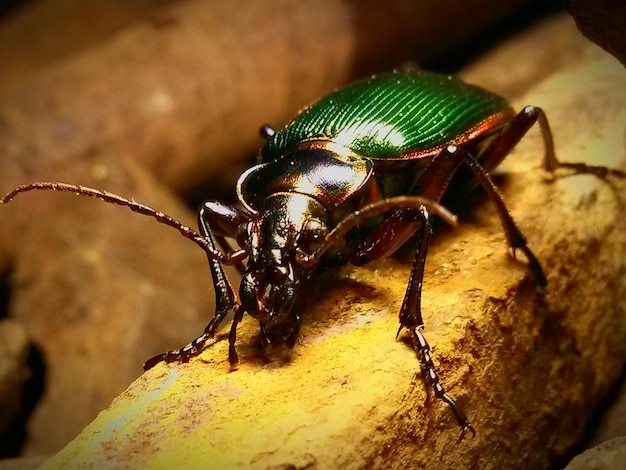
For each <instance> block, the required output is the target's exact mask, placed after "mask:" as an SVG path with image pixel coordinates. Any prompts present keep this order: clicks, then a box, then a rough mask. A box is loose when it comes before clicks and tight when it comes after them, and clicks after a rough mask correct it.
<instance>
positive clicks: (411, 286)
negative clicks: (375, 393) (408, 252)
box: [398, 208, 476, 440]
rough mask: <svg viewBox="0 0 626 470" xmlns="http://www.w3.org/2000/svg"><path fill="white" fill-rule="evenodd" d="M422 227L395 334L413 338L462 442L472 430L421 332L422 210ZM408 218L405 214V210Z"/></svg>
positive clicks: (425, 236) (425, 228)
mask: <svg viewBox="0 0 626 470" xmlns="http://www.w3.org/2000/svg"><path fill="white" fill-rule="evenodd" d="M420 214H421V218H422V224H421V225H420V229H419V231H420V233H419V236H418V244H417V248H416V250H415V257H414V258H413V265H412V267H411V274H410V276H409V282H408V286H407V290H406V293H405V295H404V300H403V301H402V307H401V308H400V328H399V329H398V334H400V331H402V329H403V328H407V329H408V330H409V331H410V332H411V335H412V337H413V348H414V349H415V352H416V353H417V355H418V357H419V359H420V363H421V367H422V373H423V375H424V378H425V380H426V382H427V383H428V384H429V385H430V386H431V387H432V389H433V391H434V393H435V396H436V397H437V398H438V399H440V400H443V401H444V402H445V403H446V404H447V405H448V406H449V407H450V410H451V411H452V413H453V414H454V417H455V418H456V420H457V423H458V425H459V427H460V428H461V435H460V436H459V440H461V439H463V436H464V435H465V433H466V432H467V431H468V430H469V431H470V432H471V433H472V436H475V435H476V432H475V431H474V428H473V427H472V425H471V424H470V422H469V419H468V418H467V416H466V415H465V412H464V411H463V410H462V409H461V407H460V406H459V405H458V404H457V403H456V401H455V400H454V399H453V398H452V397H450V395H448V394H447V393H446V391H445V389H444V387H443V385H441V383H440V381H439V376H438V375H437V371H436V369H435V364H434V363H433V360H432V357H431V355H430V346H429V344H428V342H427V341H426V338H425V337H424V335H423V333H422V330H423V328H424V320H423V319H422V309H421V304H422V284H423V280H424V266H425V264H426V255H427V253H428V244H429V241H430V235H431V233H432V229H431V224H430V220H429V216H428V211H427V210H426V209H425V208H422V209H421V210H420ZM407 215H408V211H407Z"/></svg>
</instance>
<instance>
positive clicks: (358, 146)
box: [1, 71, 625, 439]
mask: <svg viewBox="0 0 626 470" xmlns="http://www.w3.org/2000/svg"><path fill="white" fill-rule="evenodd" d="M536 123H538V125H539V128H540V130H541V133H542V136H543V140H544V143H545V156H544V159H543V168H544V169H545V170H547V171H549V172H554V171H556V170H557V169H558V168H562V167H565V168H570V169H572V170H574V171H576V172H586V173H592V174H595V175H597V176H599V177H606V176H607V175H616V176H619V177H624V176H625V174H624V173H623V172H621V171H619V170H612V169H608V168H605V167H600V166H590V165H586V164H582V163H563V162H560V161H559V160H558V159H557V158H556V156H555V153H554V145H553V139H552V133H551V131H550V127H549V124H548V120H547V118H546V115H545V114H544V112H543V111H542V110H541V109H540V108H537V107H533V106H526V107H525V108H524V109H522V110H521V111H520V112H518V113H515V112H514V110H513V109H512V107H511V106H510V104H509V103H508V102H507V101H506V100H505V99H504V98H502V97H500V96H498V95H496V94H494V93H491V92H489V91H486V90H484V89H482V88H479V87H477V86H473V85H469V84H466V83H464V82H462V81H460V80H458V79H456V78H454V77H451V76H447V75H441V74H437V73H432V72H426V71H412V72H391V73H387V74H381V75H375V76H372V77H370V78H367V79H364V80H361V81H357V82H355V83H354V84H352V85H350V86H347V87H345V88H343V89H339V90H337V91H335V92H334V93H332V94H330V95H328V96H327V97H325V98H322V99H321V100H319V101H318V102H316V103H315V104H313V105H311V106H309V107H307V108H305V109H304V110H303V111H301V112H300V113H299V114H298V115H297V116H296V117H295V118H293V119H292V120H291V121H290V122H289V123H288V124H287V125H286V126H285V127H283V128H282V129H280V130H278V131H274V129H272V128H271V127H269V126H264V127H263V128H262V129H261V133H262V135H263V136H264V137H265V138H266V141H265V143H264V144H263V146H262V147H261V149H260V152H259V156H258V162H257V164H256V165H254V166H252V167H251V168H250V169H248V170H246V171H245V172H244V173H243V174H242V175H241V176H240V178H239V180H238V182H237V185H236V193H237V197H238V200H239V204H237V205H228V204H224V203H222V202H220V201H214V200H211V201H205V202H204V203H203V204H202V205H201V207H200V209H199V211H198V226H199V232H196V231H195V230H193V229H191V228H189V227H187V226H184V225H182V224H181V223H180V222H178V221H176V220H174V219H172V218H171V217H169V216H167V215H166V214H163V213H162V212H158V211H155V210H154V209H151V208H150V207H147V206H145V205H143V204H139V203H136V202H134V201H130V200H128V199H125V198H123V197H121V196H118V195H115V194H112V193H108V192H106V191H100V190H97V189H93V188H87V187H84V186H77V185H72V184H66V183H58V182H38V183H31V184H27V185H23V186H19V187H17V188H15V189H14V190H13V191H11V192H10V193H8V194H7V195H6V196H4V198H3V199H2V200H1V202H3V203H6V202H9V201H10V200H11V199H12V198H13V197H14V196H15V195H17V194H19V193H21V192H25V191H30V190H34V189H40V190H57V191H69V192H75V193H77V194H81V195H85V196H91V197H95V198H99V199H102V200H104V201H106V202H109V203H113V204H119V205H123V206H127V207H129V208H130V209H131V210H133V211H135V212H138V213H141V214H144V215H149V216H152V217H155V218H156V219H157V220H158V221H159V222H161V223H164V224H166V225H169V226H171V227H174V228H176V229H177V230H179V232H180V233H181V234H182V235H183V236H185V237H187V238H189V239H191V240H193V241H194V242H195V243H197V244H198V245H199V246H200V247H201V248H202V249H203V250H204V251H205V252H206V254H207V257H208V261H209V266H210V271H211V275H212V279H213V284H214V286H215V290H216V307H215V314H214V316H213V318H212V319H211V320H210V321H209V323H208V325H207V326H206V328H205V330H204V332H203V333H202V334H201V335H200V336H198V337H197V338H196V339H194V340H193V341H192V342H191V343H189V344H188V345H187V346H185V347H183V348H181V349H176V350H171V351H167V352H165V353H162V354H159V355H157V356H154V357H153V358H151V359H149V360H147V361H146V363H145V364H144V369H146V370H148V369H150V368H151V367H153V366H154V365H156V364H157V363H159V362H162V361H165V362H170V361H180V362H187V361H188V360H189V359H191V358H192V357H194V356H197V355H198V354H200V352H201V351H202V350H203V348H204V347H205V346H206V345H207V343H208V342H209V341H210V340H211V339H213V338H214V337H215V334H216V332H217V329H218V327H219V326H220V325H221V324H222V323H223V322H224V320H225V318H226V316H227V315H228V314H229V313H230V312H234V317H233V320H232V323H231V328H230V334H229V360H230V364H231V366H233V367H234V366H235V365H236V364H237V363H238V357H237V352H236V349H235V343H236V334H237V325H238V324H239V322H240V321H241V320H242V318H243V316H244V314H245V313H248V314H249V315H251V316H253V317H254V318H255V319H256V320H258V322H259V328H260V338H261V342H262V344H263V345H264V346H266V347H267V346H269V345H271V344H274V343H285V344H286V345H287V346H289V347H292V346H294V344H295V342H296V339H297V337H298V333H299V328H300V321H301V317H300V312H298V311H297V310H296V309H294V308H293V305H294V301H295V299H296V296H297V295H298V293H299V292H300V290H301V288H302V285H303V283H304V282H305V281H306V280H307V279H309V278H310V277H311V276H312V275H313V274H314V273H315V272H316V271H317V270H318V268H321V267H329V266H331V267H332V266H338V265H342V264H346V263H352V264H354V265H357V266H360V265H364V264H367V263H370V262H373V261H375V260H378V259H380V258H383V257H387V256H390V255H392V254H393V253H394V252H395V251H396V250H398V249H399V248H400V247H401V246H403V245H404V244H405V243H406V242H407V241H408V240H409V238H411V237H413V236H415V235H416V236H417V246H416V249H415V255H414V260H413V264H412V267H411V271H410V276H409V280H408V285H407V290H406V294H405V297H404V300H403V302H402V306H401V309H400V313H399V319H400V328H399V330H398V333H397V335H396V337H397V336H398V335H399V334H400V332H401V331H402V330H403V329H407V330H409V332H410V335H411V338H412V342H413V347H414V349H415V351H416V354H417V356H418V358H419V361H420V365H421V370H422V373H423V375H424V377H425V380H426V382H427V383H428V384H429V385H430V387H431V388H432V389H433V391H434V394H435V396H436V397H437V398H439V399H440V400H442V401H443V402H444V403H446V404H447V405H448V407H449V408H450V410H451V411H452V413H453V415H454V417H455V418H456V421H457V423H458V425H459V427H460V428H461V435H460V438H459V439H462V438H463V436H464V435H465V433H466V432H467V431H469V432H471V434H472V436H474V435H475V430H474V428H473V427H472V425H471V424H470V421H469V419H468V418H467V415H466V414H465V412H464V411H463V410H462V409H461V407H460V406H459V405H458V404H457V403H456V401H455V400H454V399H453V398H452V397H451V396H450V395H449V394H448V393H447V392H446V391H445V389H444V387H443V385H442V384H441V383H440V380H439V377H438V374H437V371H436V367H435V364H434V362H433V359H432V357H431V354H430V346H429V344H428V342H427V340H426V338H425V337H424V334H423V332H422V330H423V328H424V322H423V319H422V313H421V295H422V280H423V277H424V265H425V262H426V255H427V251H428V244H429V239H430V236H431V232H432V228H431V225H432V224H431V219H432V217H433V216H434V215H436V216H439V217H440V218H442V219H443V220H445V221H446V222H448V223H449V224H452V225H454V224H455V223H456V218H455V216H454V215H453V214H452V213H450V212H449V211H448V210H447V209H446V208H445V207H443V206H442V205H441V204H440V201H441V198H442V197H443V196H444V194H446V193H447V192H453V194H452V196H453V197H459V196H460V195H461V194H459V191H461V190H462V188H463V187H464V185H465V183H468V181H469V180H470V179H472V180H473V181H474V184H476V183H477V184H479V185H480V186H482V188H483V189H484V190H485V191H486V193H487V195H488V196H489V198H490V199H491V200H492V201H493V203H494V205H495V208H496V211H497V213H498V216H499V218H500V221H501V224H502V228H503V230H504V234H505V237H506V240H507V244H508V246H509V248H510V249H511V250H512V253H513V255H514V256H515V252H516V250H520V251H521V252H522V253H523V254H524V255H525V257H526V259H527V262H528V267H529V270H530V272H531V273H532V275H533V277H534V279H535V281H536V283H537V285H538V286H540V287H543V286H545V285H546V284H547V280H546V277H545V275H544V272H543V269H542V267H541V264H540V262H539V260H538V259H537V257H536V256H535V255H534V254H533V252H532V251H531V249H530V248H529V247H528V245H527V243H526V240H525V238H524V236H523V234H522V232H521V231H520V230H519V228H518V227H517V225H516V224H515V222H514V220H513V218H512V217H511V215H510V214H509V212H508V210H507V208H506V206H505V204H504V201H503V199H502V197H501V195H500V192H499V190H498V189H497V187H496V185H495V184H494V183H493V181H492V179H491V177H490V175H489V172H490V171H491V170H493V169H494V168H495V167H496V166H497V165H498V164H499V163H500V162H501V161H502V160H503V159H504V158H505V157H506V156H507V155H508V154H509V153H510V152H511V150H512V149H513V147H515V145H516V144H517V143H518V142H519V140H520V139H521V138H522V137H523V136H524V135H525V134H526V132H527V131H528V130H529V129H530V128H531V127H532V126H533V125H535V124H536ZM461 166H466V167H467V168H469V170H471V171H470V172H466V175H465V176H472V175H473V178H469V179H468V178H466V177H464V178H462V179H461V181H458V180H452V177H453V175H455V173H457V170H458V169H459V168H460V167H461ZM451 181H452V183H451ZM226 238H231V239H235V240H236V242H237V244H238V246H239V248H238V249H232V248H231V247H230V246H229V244H228V242H227V240H226ZM244 260H247V262H246V264H245V267H244V266H243V261H244ZM225 265H236V266H237V267H238V268H239V270H240V272H241V273H242V280H241V283H240V286H239V295H237V294H236V293H235V290H234V289H233V287H232V285H231V283H230V282H229V280H228V278H227V276H226V274H225V272H224V266H225Z"/></svg>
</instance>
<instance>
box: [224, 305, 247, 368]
mask: <svg viewBox="0 0 626 470" xmlns="http://www.w3.org/2000/svg"><path fill="white" fill-rule="evenodd" d="M244 313H245V312H244V309H243V306H241V305H238V306H237V308H236V309H235V316H234V317H233V322H232V324H231V325H230V333H229V334H228V362H230V367H231V368H233V369H234V368H235V367H237V364H239V356H237V348H236V347H235V343H236V342H237V325H239V323H240V322H241V320H242V319H243V314H244Z"/></svg>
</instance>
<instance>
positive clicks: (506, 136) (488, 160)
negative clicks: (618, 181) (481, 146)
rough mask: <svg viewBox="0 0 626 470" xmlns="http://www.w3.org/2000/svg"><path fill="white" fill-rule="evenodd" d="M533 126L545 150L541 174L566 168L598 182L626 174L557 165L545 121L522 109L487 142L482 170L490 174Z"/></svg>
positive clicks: (539, 112) (531, 110)
mask: <svg viewBox="0 0 626 470" xmlns="http://www.w3.org/2000/svg"><path fill="white" fill-rule="evenodd" d="M535 124H539V128H540V130H541V135H542V137H543V141H544V145H545V149H546V153H545V155H544V158H543V162H542V165H541V166H542V167H543V169H544V170H546V171H549V172H550V173H554V172H556V171H557V170H558V169H559V168H566V169H570V170H573V171H574V172H575V173H589V174H592V175H596V176H598V177H599V178H605V177H607V176H608V175H613V176H619V177H622V178H624V177H626V173H624V172H623V171H620V170H617V169H612V168H607V167H604V166H599V165H587V164H586V163H582V162H580V163H571V162H561V161H559V159H558V158H557V157H556V154H555V152H554V141H553V138H552V131H551V130H550V124H549V123H548V118H547V117H546V114H545V113H544V112H543V110H542V109H541V108H537V107H535V106H526V107H525V108H524V109H522V110H521V111H520V112H519V113H517V115H516V116H515V117H514V118H513V119H512V120H511V122H510V123H509V124H508V126H507V127H506V128H505V129H504V130H503V131H502V132H501V133H500V134H499V135H498V136H497V137H496V138H495V139H494V140H493V141H492V142H491V144H490V145H489V147H488V148H487V149H486V150H485V153H484V155H485V158H482V159H481V162H482V165H483V167H484V168H485V169H486V170H487V171H490V170H492V169H493V168H495V167H496V166H498V165H499V164H500V162H502V160H504V159H505V158H506V156H507V155H508V154H509V153H510V152H511V150H512V149H513V147H515V146H516V145H517V143H518V142H519V141H520V140H521V139H522V137H524V135H526V133H527V132H528V130H529V129H530V128H531V127H532V126H534V125H535Z"/></svg>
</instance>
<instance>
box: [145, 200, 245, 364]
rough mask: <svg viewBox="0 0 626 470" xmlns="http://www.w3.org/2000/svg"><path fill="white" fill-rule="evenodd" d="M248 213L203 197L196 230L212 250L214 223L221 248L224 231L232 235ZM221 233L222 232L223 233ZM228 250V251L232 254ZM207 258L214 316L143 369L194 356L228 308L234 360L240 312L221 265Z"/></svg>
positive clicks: (225, 233)
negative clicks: (188, 340)
mask: <svg viewBox="0 0 626 470" xmlns="http://www.w3.org/2000/svg"><path fill="white" fill-rule="evenodd" d="M248 219H249V216H248V214H246V213H245V212H243V211H241V210H240V209H237V208H234V207H231V206H227V205H225V204H222V203H219V202H213V201H205V202H204V203H203V204H202V206H201V208H200V210H199V212H198V227H199V230H200V234H201V235H202V236H203V237H204V238H205V240H206V241H207V244H208V245H209V246H210V247H211V248H212V249H213V250H216V242H215V239H216V236H214V234H213V232H212V230H211V227H210V224H211V223H215V224H216V225H217V227H218V230H219V232H218V234H217V237H218V241H219V242H220V246H221V247H222V248H224V247H225V246H226V244H225V242H224V241H223V237H224V235H226V236H230V237H235V232H236V229H237V226H238V225H239V224H241V223H242V222H243V221H245V220H248ZM223 234H224V235H223ZM232 254H233V253H232V252H231V253H230V254H229V255H232ZM207 258H208V260H209V267H210V269H211V277H212V279H213V286H214V287H215V316H214V317H213V318H212V319H211V321H209V323H208V324H207V326H206V328H205V329H204V332H203V333H202V334H201V335H200V336H198V337H197V338H195V339H194V340H193V341H192V342H191V343H190V344H188V345H187V346H185V347H184V348H181V349H173V350H171V351H167V352H164V353H161V354H158V355H156V356H154V357H152V358H150V359H148V360H147V361H146V362H145V363H144V365H143V368H144V370H148V369H150V368H152V367H154V366H155V365H156V364H158V363H159V362H163V361H164V362H173V361H180V362H187V361H189V359H191V358H192V357H195V356H197V355H198V354H200V353H201V352H202V350H203V349H204V347H205V345H206V343H207V341H209V340H210V339H213V338H214V337H215V333H216V332H217V329H218V328H219V326H220V324H221V323H222V322H223V321H224V319H225V318H226V316H227V315H228V313H229V312H230V310H232V309H235V320H234V321H233V327H232V328H231V333H230V338H231V341H230V345H229V361H230V363H231V366H234V365H236V364H237V362H238V359H237V353H236V351H235V347H234V338H235V337H236V333H235V330H236V326H237V324H238V323H239V321H240V320H241V317H242V316H243V312H242V311H241V307H240V305H239V302H238V300H237V297H236V295H235V292H234V290H233V288H232V286H231V284H230V282H229V281H228V277H227V276H226V273H225V272H224V266H223V265H222V263H221V262H220V261H219V260H217V259H213V258H211V257H210V256H207Z"/></svg>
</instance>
